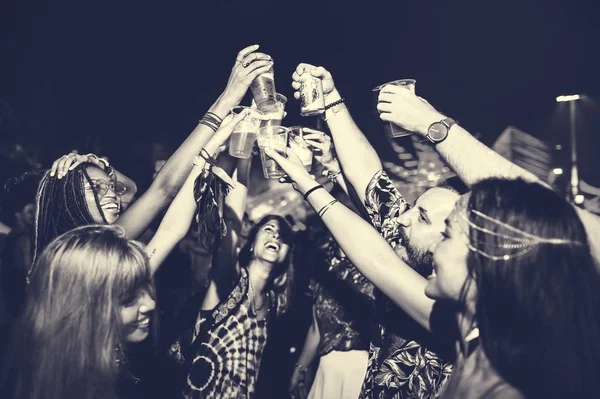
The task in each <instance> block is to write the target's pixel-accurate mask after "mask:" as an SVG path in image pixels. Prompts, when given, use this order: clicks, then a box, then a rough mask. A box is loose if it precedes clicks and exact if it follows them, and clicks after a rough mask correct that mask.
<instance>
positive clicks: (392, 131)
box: [373, 79, 417, 138]
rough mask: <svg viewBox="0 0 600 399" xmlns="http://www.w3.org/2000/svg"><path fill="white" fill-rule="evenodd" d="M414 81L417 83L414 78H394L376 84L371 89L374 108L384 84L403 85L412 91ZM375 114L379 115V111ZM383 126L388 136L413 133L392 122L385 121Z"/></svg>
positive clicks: (401, 135) (395, 136) (402, 135)
mask: <svg viewBox="0 0 600 399" xmlns="http://www.w3.org/2000/svg"><path fill="white" fill-rule="evenodd" d="M416 83H417V81H416V80H414V79H400V80H394V81H392V82H388V83H384V84H382V85H379V86H377V87H376V88H374V89H373V91H374V92H375V110H377V103H378V102H379V92H380V91H381V89H383V88H384V87H385V86H387V85H395V86H404V87H406V88H407V89H409V90H410V91H412V92H413V93H414V92H415V84H416ZM377 116H379V112H377ZM384 126H385V133H386V134H387V135H388V137H390V138H398V137H404V136H409V135H411V134H413V133H412V132H409V131H408V130H404V129H402V128H401V127H400V126H398V125H396V124H394V123H392V122H385V125H384Z"/></svg>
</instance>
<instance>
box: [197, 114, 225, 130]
mask: <svg viewBox="0 0 600 399" xmlns="http://www.w3.org/2000/svg"><path fill="white" fill-rule="evenodd" d="M222 122H223V119H221V118H220V117H219V116H218V115H217V114H215V113H214V112H207V113H206V114H205V115H204V116H203V117H202V119H200V123H201V124H203V125H205V126H208V127H209V128H211V129H212V130H213V132H216V131H217V129H219V127H220V126H221V123H222Z"/></svg>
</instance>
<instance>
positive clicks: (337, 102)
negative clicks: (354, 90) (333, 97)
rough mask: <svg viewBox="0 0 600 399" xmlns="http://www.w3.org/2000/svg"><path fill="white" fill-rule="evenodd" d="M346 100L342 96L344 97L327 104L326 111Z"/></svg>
mask: <svg viewBox="0 0 600 399" xmlns="http://www.w3.org/2000/svg"><path fill="white" fill-rule="evenodd" d="M345 102H346V99H345V98H343V97H342V98H340V99H339V100H337V101H334V102H332V103H331V104H327V105H326V106H325V111H327V110H328V109H329V108H333V107H335V106H336V105H338V104H342V103H345Z"/></svg>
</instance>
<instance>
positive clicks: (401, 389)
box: [360, 171, 452, 399]
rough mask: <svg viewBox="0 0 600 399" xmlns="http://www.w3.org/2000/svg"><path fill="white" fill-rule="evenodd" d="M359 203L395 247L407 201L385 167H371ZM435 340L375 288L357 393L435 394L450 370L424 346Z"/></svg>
mask: <svg viewBox="0 0 600 399" xmlns="http://www.w3.org/2000/svg"><path fill="white" fill-rule="evenodd" d="M365 208H366V210H367V213H368V214H369V217H370V218H371V223H372V224H373V226H374V227H375V228H376V229H377V230H378V231H379V232H380V233H381V235H382V236H383V237H384V238H385V239H386V241H387V242H388V243H390V245H391V246H392V247H396V246H397V245H398V244H399V241H400V237H399V236H398V229H399V222H398V218H399V216H400V215H401V214H402V213H404V212H405V211H406V210H408V209H409V205H408V204H407V203H406V201H405V200H404V198H403V197H402V196H401V195H400V193H399V192H398V190H397V189H396V188H395V187H394V185H393V184H392V182H391V180H390V179H389V177H388V176H387V175H386V173H385V172H383V171H379V172H378V173H376V174H375V176H374V177H373V179H372V180H371V182H370V183H369V185H368V187H367V192H366V198H365ZM438 344H439V343H438V342H436V341H434V340H433V337H432V335H431V334H430V333H429V332H428V331H427V330H425V329H424V328H423V327H421V326H420V325H419V324H417V323H416V322H415V321H414V320H413V319H412V318H411V317H410V316H408V315H407V314H406V313H404V312H403V311H402V310H401V309H400V308H399V307H397V306H396V305H395V304H394V303H392V302H391V300H390V299H389V298H387V297H386V296H385V295H384V294H383V293H381V292H379V291H378V290H376V291H375V323H374V328H373V331H372V333H371V347H370V350H369V364H368V367H367V375H366V377H365V382H364V384H363V388H362V392H361V396H360V397H361V398H374V399H375V398H376V399H384V398H390V399H405V398H420V399H429V398H434V397H436V395H437V394H438V393H439V390H440V388H441V387H442V386H443V384H444V383H445V382H446V380H447V379H448V377H449V376H450V373H451V371H452V364H451V363H447V362H445V361H443V360H442V359H440V358H439V356H438V355H437V354H436V353H434V352H432V351H431V350H430V349H428V348H432V347H434V348H436V349H437V348H438V346H437V345H438ZM440 349H442V348H441V347H440ZM443 349H446V348H445V347H444V348H443Z"/></svg>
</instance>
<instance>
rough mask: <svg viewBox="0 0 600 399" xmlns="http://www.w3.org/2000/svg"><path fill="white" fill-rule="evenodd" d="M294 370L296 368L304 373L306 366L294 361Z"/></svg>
mask: <svg viewBox="0 0 600 399" xmlns="http://www.w3.org/2000/svg"><path fill="white" fill-rule="evenodd" d="M294 370H297V371H299V372H300V373H302V374H305V373H306V371H307V368H306V367H304V366H303V365H301V364H298V363H296V366H294Z"/></svg>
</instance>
